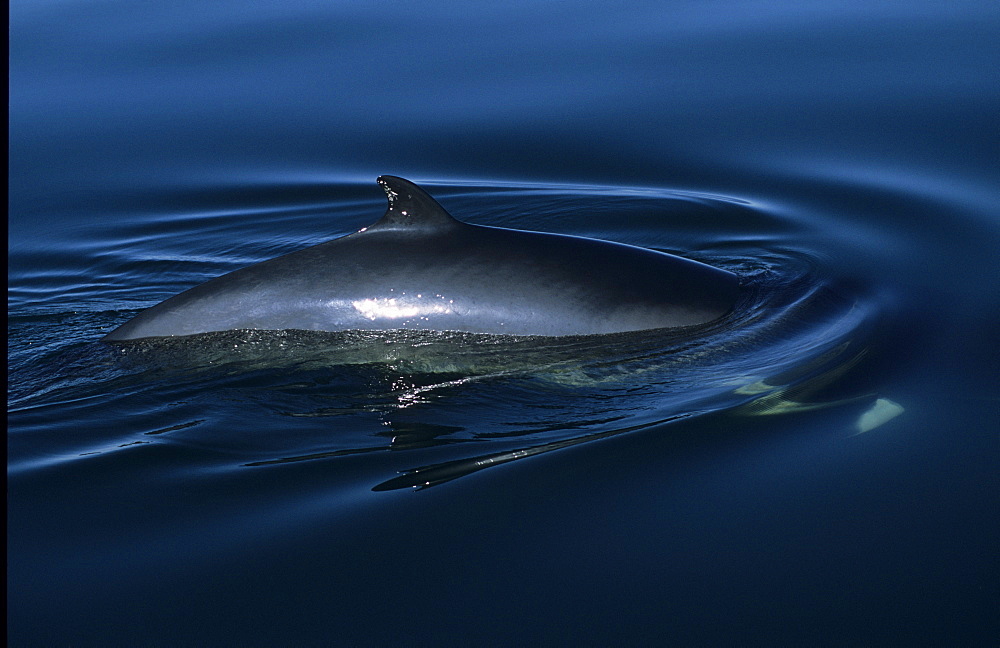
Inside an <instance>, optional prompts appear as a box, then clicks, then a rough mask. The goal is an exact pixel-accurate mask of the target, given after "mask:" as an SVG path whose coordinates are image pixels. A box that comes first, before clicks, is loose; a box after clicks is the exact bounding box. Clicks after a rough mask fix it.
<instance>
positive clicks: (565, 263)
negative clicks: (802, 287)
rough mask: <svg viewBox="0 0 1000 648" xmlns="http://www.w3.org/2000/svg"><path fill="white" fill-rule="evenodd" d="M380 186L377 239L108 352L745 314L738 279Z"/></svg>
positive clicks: (251, 280) (185, 303) (124, 331)
mask: <svg viewBox="0 0 1000 648" xmlns="http://www.w3.org/2000/svg"><path fill="white" fill-rule="evenodd" d="M378 182H379V184H380V185H382V188H383V189H384V190H385V192H386V194H387V195H388V197H389V209H388V211H386V213H385V215H384V216H383V217H382V219H381V220H379V221H378V222H377V223H375V224H374V225H372V226H370V227H366V228H364V229H362V230H360V231H358V232H355V233H354V234H350V235H348V236H344V237H341V238H338V239H334V240H332V241H329V242H327V243H322V244H320V245H316V246H314V247H310V248H307V249H304V250H300V251H298V252H292V253H290V254H286V255H284V256H280V257H277V258H275V259H271V260H269V261H263V262H261V263H257V264H255V265H252V266H249V267H247V268H243V269H241V270H237V271H235V272H231V273H229V274H226V275H223V276H221V277H217V278H215V279H212V280H211V281H208V282H206V283H204V284H201V285H200V286H196V287H194V288H191V289H190V290H186V291H184V292H182V293H180V294H178V295H175V296H173V297H171V298H169V299H167V300H165V301H163V302H161V303H160V304H157V305H156V306H153V307H151V308H149V309H147V310H145V311H143V312H141V313H139V314H138V315H137V316H136V317H134V318H133V319H131V320H129V321H127V322H125V323H124V324H122V325H121V326H119V327H118V328H117V329H115V330H114V331H112V332H111V333H109V334H108V335H107V336H105V337H104V340H107V341H117V340H131V339H137V338H147V337H159V336H178V335H194V334H197V333H208V332H212V331H227V330H235V329H267V330H282V329H304V330H314V331H344V330H355V329H357V330H391V329H425V330H441V331H448V330H450V331H466V332H470V333H500V334H512V335H548V336H558V335H589V334H599V333H616V332H624V331H637V330H645V329H656V328H664V327H678V326H690V325H696V324H704V323H707V322H710V321H713V320H715V319H718V318H720V317H722V316H723V315H725V314H726V313H728V312H729V311H730V310H731V309H732V308H733V305H734V302H735V301H736V297H737V293H738V284H739V282H738V279H737V277H736V275H734V274H733V273H731V272H727V271H724V270H720V269H717V268H713V267H711V266H708V265H705V264H702V263H698V262H696V261H691V260H689V259H683V258H680V257H676V256H673V255H670V254H665V253H662V252H655V251H652V250H647V249H643V248H638V247H633V246H630V245H623V244H619V243H611V242H608V241H599V240H594V239H586V238H580V237H575V236H565V235H559V234H547V233H541V232H526V231H519V230H509V229H501V228H496V227H486V226H480V225H470V224H467V223H463V222H461V221H458V220H456V219H454V218H453V217H452V216H451V215H449V214H448V213H447V212H446V211H445V210H444V209H443V208H442V207H441V206H440V205H438V204H437V202H435V201H434V199H433V198H431V197H430V196H429V195H427V194H426V193H425V192H424V191H423V190H422V189H420V188H419V187H418V186H416V185H415V184H413V183H411V182H409V181H407V180H403V179H402V178H396V177H393V176H382V177H380V178H379V179H378Z"/></svg>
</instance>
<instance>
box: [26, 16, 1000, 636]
mask: <svg viewBox="0 0 1000 648" xmlns="http://www.w3.org/2000/svg"><path fill="white" fill-rule="evenodd" d="M10 17H11V33H10V40H11V45H10V48H11V52H10V53H11V82H10V95H11V97H10V157H9V162H10V175H9V181H10V192H9V211H10V219H9V233H10V242H9V247H8V252H9V255H10V260H9V265H8V277H9V279H8V311H9V324H8V334H9V350H8V361H9V380H8V385H9V387H8V424H9V433H8V493H9V496H8V502H9V513H8V529H9V530H8V545H9V548H8V570H9V573H8V600H9V604H8V625H9V633H10V637H11V639H10V643H11V645H38V646H45V645H63V644H69V645H95V646H97V645H163V646H175V645H241V646H246V645H261V646H273V645H330V644H344V645H389V644H401V643H405V644H443V645H467V644H468V643H470V642H472V641H474V642H476V643H483V644H504V645H510V644H512V643H514V642H521V643H531V644H539V643H541V644H556V643H558V644H564V643H567V642H572V643H579V644H589V645H609V644H619V645H621V644H624V645H635V644H640V645H641V644H675V645H676V644H680V645H692V644H695V645H700V644H709V645H719V644H721V645H726V644H750V645H764V644H775V643H795V644H801V643H809V644H836V645H844V644H847V645H859V644H860V645H870V644H873V643H908V644H909V643H918V644H920V643H931V644H938V645H940V644H947V645H983V644H984V643H987V638H992V637H995V636H996V631H997V627H996V617H995V610H996V606H997V603H998V602H1000V596H998V591H997V586H996V583H997V582H1000V578H998V576H1000V574H998V573H997V569H996V564H997V562H996V550H995V546H996V543H997V540H998V538H997V524H996V521H995V510H996V507H997V504H998V501H997V499H998V498H997V488H996V485H997V458H998V454H997V438H998V437H997V429H998V422H1000V411H998V397H997V390H996V379H997V369H996V368H997V366H1000V353H998V351H997V348H998V347H997V345H996V334H997V331H998V330H1000V291H998V290H997V286H998V279H1000V272H998V265H997V262H996V250H997V249H1000V219H998V212H997V204H998V198H1000V192H998V191H997V187H998V186H1000V178H998V174H997V153H998V151H1000V130H998V128H997V125H996V115H997V114H1000V86H998V85H997V83H996V75H995V72H994V69H995V68H996V63H997V61H998V60H1000V47H998V45H997V43H998V42H1000V11H998V10H997V8H996V6H995V5H994V3H987V2H959V3H949V4H947V5H942V4H938V3H930V2H907V3H902V2H899V3H894V2H889V3H882V4H880V5H878V6H872V5H870V4H869V3H860V2H796V3H777V4H775V3H756V2H752V3H727V2H699V3H688V2H670V3H643V2H637V3H631V4H629V5H627V6H622V7H617V6H616V7H608V6H604V5H600V4H597V3H588V2H566V3H534V2H529V3H521V4H520V5H518V7H516V8H512V7H506V6H505V7H503V8H501V7H500V6H499V5H497V6H496V7H490V6H485V5H484V6H477V7H471V6H468V5H466V4H458V3H450V2H445V3H436V4H435V5H434V6H433V7H428V6H424V5H415V4H413V5H411V4H408V3H388V4H382V5H379V7H377V8H375V7H371V6H369V5H363V4H360V3H351V2H344V3H338V4H337V5H336V6H325V5H322V4H312V3H307V2H282V3H276V2H261V3H256V4H255V5H253V7H252V10H251V9H249V8H248V6H247V5H245V4H244V3H228V2H223V3H214V4H213V5H212V6H211V7H205V6H202V5H201V4H196V3H190V2H180V3H173V4H170V5H169V6H163V7H156V6H152V5H150V6H138V5H131V4H127V3H120V2H117V1H115V0H107V1H104V2H98V3H94V2H79V1H78V0H59V1H44V2H43V1H40V0H36V1H34V2H21V3H14V5H12V7H11V16H10ZM383 173H390V174H395V175H402V176H404V177H407V178H410V179H412V180H415V181H418V182H420V183H421V185H423V186H425V188H427V189H428V190H429V191H430V192H431V193H432V194H433V195H434V196H435V197H436V198H437V199H438V200H439V201H440V202H441V203H442V204H443V205H444V206H445V207H446V208H447V209H448V210H449V211H450V212H451V213H452V214H454V215H455V216H457V217H459V218H461V219H462V220H466V221H468V222H473V223H479V224H486V225H496V226H501V227H511V228H517V229H529V230H538V231H546V232H560V233H567V234H574V235H580V236H588V237H596V238H602V239H607V240H613V241H619V242H623V243H628V244H632V245H638V246H642V247H647V248H651V249H657V250H662V251H667V252H671V253H675V254H679V255H681V256H685V257H688V258H692V259H696V260H699V261H703V262H706V263H709V264H712V265H716V266H718V267H722V268H726V269H729V270H732V271H734V272H736V273H737V274H739V275H740V277H741V281H742V291H741V298H740V302H739V304H738V305H737V308H736V309H735V311H734V312H733V313H732V314H730V315H729V316H727V317H726V318H724V319H723V320H720V321H719V322H716V323H714V324H712V325H709V326H706V327H699V328H696V329H688V330H683V331H651V332H642V333H632V334H620V335H611V336H591V337H587V336H584V337H571V338H558V339H546V338H511V337H503V336H475V335H468V334H456V333H412V332H411V333H402V332H400V333H391V334H385V333H379V334H374V333H364V332H347V333H339V334H316V333H306V332H301V331H298V332H297V331H283V332H260V331H242V332H227V333H218V334H210V335H207V336H200V337H199V338H197V339H176V340H168V341H159V342H140V343H137V344H130V345H109V344H105V343H101V342H100V341H99V340H100V338H101V336H102V335H104V334H105V333H107V332H108V331H110V330H112V329H113V328H114V327H115V326H118V325H119V324H121V323H122V322H124V321H126V320H127V319H128V318H129V317H131V316H133V315H134V314H136V313H137V312H139V311H140V310H142V309H143V308H146V307H149V306H151V305H153V304H156V303H158V302H159V301H161V300H162V299H165V298H167V297H169V296H171V295H173V294H176V293H177V292H180V291H181V290H184V289H186V288H188V287H191V286H194V285H196V284H198V283H200V282H203V281H206V280H208V279H210V278H212V277H215V276H218V275H220V274H223V273H225V272H229V271H232V270H235V269H237V268H240V267H243V266H246V265H248V264H251V263H254V262H257V261H261V260H265V259H269V258H273V257H274V256H277V255H279V254H282V253H286V252H290V251H294V250H297V249H301V248H303V247H307V246H309V245H314V244H317V243H320V242H323V241H326V240H329V239H331V238H333V237H336V236H341V235H344V234H347V233H350V232H353V231H356V230H357V229H359V228H361V227H364V226H366V225H369V224H371V223H373V222H374V221H375V220H377V219H378V218H379V217H380V216H381V214H382V212H383V211H384V209H385V198H384V195H383V194H382V192H381V190H380V189H379V188H378V187H377V186H376V185H375V183H374V179H375V177H376V176H378V175H380V174H383Z"/></svg>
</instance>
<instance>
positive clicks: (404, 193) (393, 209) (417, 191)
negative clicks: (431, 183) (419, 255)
mask: <svg viewBox="0 0 1000 648" xmlns="http://www.w3.org/2000/svg"><path fill="white" fill-rule="evenodd" d="M378 183H379V184H380V185H381V186H382V189H383V190H384V191H385V195H386V196H387V197H388V198H389V209H387V210H386V212H385V215H384V216H382V218H380V219H379V221H378V222H377V223H375V224H374V225H372V226H371V227H369V228H368V230H374V229H412V230H418V229H419V230H438V229H448V228H451V227H454V226H455V225H460V224H461V221H459V220H457V219H456V218H455V217H453V216H452V215H451V214H449V213H448V212H446V211H445V210H444V207H442V206H441V205H439V204H438V203H437V201H436V200H434V199H433V198H431V197H430V196H429V195H428V194H427V192H426V191H424V190H423V189H421V188H420V187H418V186H417V185H415V184H413V183H412V182H410V181H409V180H404V179H403V178H397V177H396V176H390V175H384V176H379V177H378Z"/></svg>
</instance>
